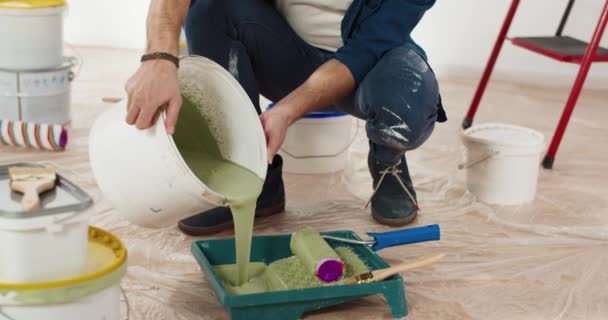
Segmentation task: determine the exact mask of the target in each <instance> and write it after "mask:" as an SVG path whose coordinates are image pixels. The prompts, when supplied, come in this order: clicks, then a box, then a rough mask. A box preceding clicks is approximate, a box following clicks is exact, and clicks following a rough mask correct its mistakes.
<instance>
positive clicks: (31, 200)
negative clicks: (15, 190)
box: [21, 186, 40, 211]
mask: <svg viewBox="0 0 608 320" xmlns="http://www.w3.org/2000/svg"><path fill="white" fill-rule="evenodd" d="M21 207H22V208H23V210H24V211H31V210H34V209H38V208H40V196H39V195H38V190H37V189H36V187H35V186H28V187H26V188H24V189H23V198H22V199H21Z"/></svg>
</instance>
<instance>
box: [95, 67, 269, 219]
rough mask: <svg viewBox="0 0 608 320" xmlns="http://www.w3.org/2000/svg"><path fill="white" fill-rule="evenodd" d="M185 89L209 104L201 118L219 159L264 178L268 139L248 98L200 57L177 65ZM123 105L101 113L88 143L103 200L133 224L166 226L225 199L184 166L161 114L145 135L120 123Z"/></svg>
mask: <svg viewBox="0 0 608 320" xmlns="http://www.w3.org/2000/svg"><path fill="white" fill-rule="evenodd" d="M179 77H180V84H181V86H182V89H184V88H185V87H188V88H189V89H188V90H190V91H194V92H199V93H200V97H203V98H204V99H205V100H206V101H208V102H209V103H207V104H206V105H204V106H200V107H201V112H202V113H204V114H206V115H208V118H209V122H210V123H209V126H210V127H211V128H214V131H213V132H212V133H213V134H214V135H216V137H221V141H222V143H221V144H220V146H219V147H220V151H221V152H222V156H223V157H224V158H225V159H227V160H230V161H232V162H234V163H237V164H239V165H241V166H243V167H245V168H248V169H249V170H251V171H252V172H254V173H256V174H257V175H258V176H259V177H261V178H262V179H264V178H265V177H266V170H267V168H268V163H267V160H266V159H267V153H266V140H265V136H264V131H263V130H262V125H261V122H260V120H259V117H258V115H257V113H256V112H255V108H254V107H253V104H252V103H251V100H250V99H249V97H248V96H247V94H246V93H245V91H244V90H243V88H241V86H240V85H239V83H238V82H237V81H236V80H235V79H234V78H233V77H232V76H231V75H230V74H229V73H228V72H227V71H226V70H224V69H223V68H222V67H221V66H220V65H218V64H216V63H215V62H213V61H211V60H209V59H206V58H203V57H187V58H184V59H182V60H181V62H180V71H179ZM126 114H127V105H126V101H123V102H120V103H118V104H117V105H115V106H113V107H111V108H110V109H109V110H107V111H106V112H104V113H103V114H102V115H101V116H100V117H99V118H98V119H97V120H96V121H95V124H94V125H93V128H92V129H91V135H90V141H89V155H90V161H91V167H92V168H93V173H94V175H95V178H96V180H97V183H98V185H99V187H100V189H101V190H102V192H103V194H104V195H105V197H106V198H107V199H108V200H110V202H111V203H112V204H113V205H114V206H115V208H116V209H117V210H118V211H119V212H120V213H121V214H122V215H123V216H124V217H125V218H126V219H127V220H129V221H130V222H132V223H134V224H137V225H141V226H147V227H164V226H168V225H171V224H174V223H176V222H177V221H179V220H180V219H182V218H185V217H188V216H191V215H193V214H197V213H200V212H203V211H206V210H208V209H211V208H213V207H216V206H218V205H222V206H225V205H227V203H226V199H225V198H224V197H223V196H222V195H220V194H218V193H216V192H215V191H213V190H211V189H210V188H209V187H207V186H206V185H205V184H204V182H202V181H200V180H199V179H198V178H197V177H196V176H195V175H194V173H192V171H191V170H190V169H189V168H188V165H187V164H186V163H185V162H184V160H183V158H182V157H181V155H180V153H179V150H178V149H177V147H176V145H175V142H174V141H173V138H172V137H171V136H170V135H168V134H167V133H166V130H165V126H164V120H165V115H164V113H163V114H161V116H160V119H159V121H157V122H156V124H155V125H154V126H153V127H151V128H150V129H147V130H138V129H136V128H135V127H134V126H129V125H127V124H126V123H125V118H126Z"/></svg>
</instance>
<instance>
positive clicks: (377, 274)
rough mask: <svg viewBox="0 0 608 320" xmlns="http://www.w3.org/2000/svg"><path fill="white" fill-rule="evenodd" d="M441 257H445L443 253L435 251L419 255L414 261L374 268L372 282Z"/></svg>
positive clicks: (435, 260)
mask: <svg viewBox="0 0 608 320" xmlns="http://www.w3.org/2000/svg"><path fill="white" fill-rule="evenodd" d="M443 257H445V253H437V254H433V255H428V256H423V257H420V258H418V259H416V260H414V261H409V262H404V263H401V264H398V265H396V266H393V267H390V268H386V269H380V270H376V271H374V272H372V274H373V275H374V282H376V281H382V280H384V279H386V278H389V277H392V276H394V275H396V274H399V273H402V272H405V271H407V270H411V269H415V268H419V267H423V266H426V265H429V264H431V263H434V262H437V261H439V260H441V259H442V258H443Z"/></svg>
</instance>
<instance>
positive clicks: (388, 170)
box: [365, 160, 420, 211]
mask: <svg viewBox="0 0 608 320" xmlns="http://www.w3.org/2000/svg"><path fill="white" fill-rule="evenodd" d="M400 164H401V160H399V162H397V163H396V164H394V165H392V166H390V167H388V168H386V169H384V170H382V171H380V174H381V176H380V180H378V184H377V185H376V186H375V187H374V193H372V196H371V197H370V198H369V200H368V201H367V203H366V204H365V208H367V207H369V204H370V203H371V202H372V199H374V196H375V195H376V193H378V190H379V189H380V186H381V185H382V182H383V181H384V178H385V177H386V176H387V175H389V174H391V175H392V176H393V177H395V179H397V181H399V184H400V185H401V188H403V191H405V193H406V194H407V195H408V197H409V198H410V200H411V201H412V203H414V206H415V207H416V210H417V211H420V207H419V206H418V202H417V201H416V199H415V198H414V196H413V195H412V193H411V192H410V190H408V189H407V187H406V186H405V182H404V181H403V179H401V176H400V175H399V174H400V173H403V170H401V169H399V165H400Z"/></svg>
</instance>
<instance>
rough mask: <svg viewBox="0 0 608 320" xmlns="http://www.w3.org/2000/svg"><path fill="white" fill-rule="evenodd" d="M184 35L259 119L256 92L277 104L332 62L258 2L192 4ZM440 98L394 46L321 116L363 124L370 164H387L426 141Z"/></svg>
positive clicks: (198, 0)
mask: <svg viewBox="0 0 608 320" xmlns="http://www.w3.org/2000/svg"><path fill="white" fill-rule="evenodd" d="M185 31H186V38H187V39H188V47H189V50H190V53H191V54H195V55H201V56H204V57H207V58H209V59H211V60H213V61H215V62H217V63H219V64H220V65H222V66H223V67H224V68H226V69H227V70H228V71H230V73H231V74H232V75H233V76H234V77H235V78H236V79H237V80H238V81H239V83H240V84H241V85H242V86H243V88H244V89H245V91H246V92H247V94H248V95H249V97H250V98H251V101H253V104H254V106H255V107H256V109H257V111H258V113H261V111H262V110H261V109H260V103H259V95H260V94H261V95H263V96H264V97H266V98H268V99H270V100H272V101H279V100H281V99H282V98H283V97H285V96H286V95H288V94H289V93H290V92H291V91H293V90H294V89H296V88H297V87H298V86H300V85H301V84H302V83H304V81H306V79H307V78H308V77H309V76H310V75H311V74H312V73H313V72H314V71H315V70H316V69H317V68H318V67H319V66H320V65H322V64H323V63H324V62H326V61H327V60H329V59H331V58H332V56H333V53H332V52H328V51H325V50H322V49H319V48H316V47H313V46H311V45H309V44H308V43H306V42H305V41H304V40H302V39H301V38H300V37H299V36H298V35H297V34H296V33H295V32H294V31H293V29H292V28H291V27H290V26H289V24H288V23H287V22H286V20H285V19H284V18H283V17H282V16H281V15H280V14H279V12H278V11H277V10H275V8H274V7H273V6H272V5H271V4H269V2H268V1H265V0H247V1H243V0H215V1H214V0H192V4H191V8H190V11H189V13H188V17H187V19H186V22H185ZM440 100H441V98H440V95H439V88H438V84H437V80H436V78H435V75H434V73H433V71H432V70H431V68H430V67H429V65H428V64H427V63H426V62H425V61H424V60H423V59H422V58H421V57H420V56H419V55H418V54H417V53H415V52H414V51H412V50H411V49H409V48H406V47H398V48H395V49H393V50H391V51H389V52H388V53H386V54H385V55H384V56H383V57H382V58H381V59H380V61H379V62H378V63H377V64H376V66H375V67H374V68H373V69H372V70H371V71H370V72H369V73H368V74H367V76H366V77H365V78H364V79H363V81H362V82H361V83H360V85H359V86H358V88H357V89H356V90H355V92H353V94H351V95H350V96H348V97H346V98H344V99H343V100H342V101H340V102H338V103H336V104H335V105H334V106H332V107H330V108H328V110H332V111H336V110H337V111H342V112H345V113H348V114H351V115H353V116H355V117H357V118H360V119H364V120H366V132H367V135H368V138H369V139H370V141H371V144H370V145H371V147H372V148H374V153H373V154H374V156H375V157H376V160H378V161H380V162H384V163H391V164H392V163H394V162H396V161H397V160H398V159H399V158H400V157H401V156H402V155H403V153H404V152H405V151H409V150H413V149H415V148H418V147H419V146H420V145H422V143H424V142H425V141H426V140H427V139H428V137H429V136H430V135H431V132H432V131H433V129H434V127H435V122H436V120H437V115H438V112H439V109H440V107H439V106H440V104H441V101H440Z"/></svg>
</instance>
